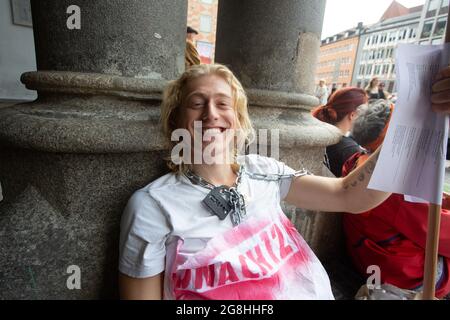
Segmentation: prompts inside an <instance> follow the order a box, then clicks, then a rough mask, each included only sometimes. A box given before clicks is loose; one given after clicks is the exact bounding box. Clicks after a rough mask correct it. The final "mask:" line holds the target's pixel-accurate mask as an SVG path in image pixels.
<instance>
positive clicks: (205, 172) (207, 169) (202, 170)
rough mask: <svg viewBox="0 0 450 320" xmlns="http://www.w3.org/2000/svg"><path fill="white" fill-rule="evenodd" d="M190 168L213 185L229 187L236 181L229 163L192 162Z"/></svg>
mask: <svg viewBox="0 0 450 320" xmlns="http://www.w3.org/2000/svg"><path fill="white" fill-rule="evenodd" d="M191 170H192V171H193V172H194V173H195V174H197V175H199V176H200V177H202V178H203V179H205V180H207V181H208V182H210V183H212V184H213V185H215V186H221V185H225V186H228V187H231V186H233V185H234V183H235V182H236V173H235V172H234V171H233V169H232V168H231V165H229V164H212V165H206V164H194V165H192V167H191Z"/></svg>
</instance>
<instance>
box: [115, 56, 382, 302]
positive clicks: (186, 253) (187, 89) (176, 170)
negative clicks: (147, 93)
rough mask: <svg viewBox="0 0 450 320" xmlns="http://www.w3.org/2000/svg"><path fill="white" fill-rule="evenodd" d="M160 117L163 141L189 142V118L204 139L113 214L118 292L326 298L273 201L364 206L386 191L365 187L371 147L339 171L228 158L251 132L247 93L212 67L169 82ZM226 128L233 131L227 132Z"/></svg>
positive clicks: (321, 275)
mask: <svg viewBox="0 0 450 320" xmlns="http://www.w3.org/2000/svg"><path fill="white" fill-rule="evenodd" d="M161 121H162V126H163V131H164V133H165V136H166V137H167V139H168V140H171V138H172V137H173V136H172V134H173V133H174V132H175V131H176V130H179V129H182V130H185V131H187V132H189V133H190V137H191V139H192V140H191V141H189V142H190V143H193V142H194V141H193V140H194V138H193V136H195V134H196V123H197V124H198V122H201V125H202V133H203V134H204V135H209V138H208V139H206V140H208V141H203V142H202V143H200V144H197V147H196V148H194V149H191V153H190V154H189V155H187V156H186V154H185V155H183V158H182V159H184V160H183V162H182V163H178V164H177V163H175V162H176V161H175V162H174V161H173V159H171V160H170V161H169V167H170V168H171V169H172V172H171V173H169V174H167V175H165V176H163V177H161V178H159V179H157V180H155V181H153V182H152V183H150V184H149V185H147V186H146V187H144V188H142V189H140V190H138V191H136V192H135V193H134V194H133V196H132V197H131V199H130V200H129V202H128V205H127V207H126V209H125V211H124V214H123V217H122V221H121V236H120V261H119V271H120V275H119V284H120V293H121V297H122V298H123V299H162V298H164V299H333V295H332V292H331V287H330V282H329V279H328V276H327V273H326V272H325V270H324V268H323V267H322V265H321V264H320V262H319V260H318V259H317V258H316V256H315V255H314V253H313V252H312V251H311V249H310V248H309V247H308V245H307V244H306V242H305V241H304V240H303V238H302V237H301V236H300V234H299V233H298V232H297V230H296V229H295V227H294V226H293V225H292V224H291V222H290V221H289V220H288V219H287V218H286V216H285V215H284V214H283V211H282V209H281V206H280V201H282V200H284V201H286V202H287V203H290V204H293V205H295V206H298V207H301V208H304V209H310V210H320V211H331V212H340V211H341V212H351V213H359V212H363V211H367V210H369V209H370V208H373V207H375V206H377V205H379V204H380V203H382V202H383V201H384V200H385V199H386V198H387V197H388V196H389V194H388V193H384V192H378V191H374V190H369V189H367V184H368V182H369V179H370V177H371V174H372V172H373V169H374V167H375V163H376V159H377V157H378V152H375V153H374V154H373V155H372V156H371V157H370V158H369V159H368V160H367V161H366V162H365V163H364V165H363V166H361V167H360V168H358V169H356V170H355V171H353V172H352V173H351V174H350V175H348V176H347V177H345V178H326V177H319V176H312V175H309V174H307V173H306V171H300V172H296V171H295V170H294V169H292V168H290V167H288V166H286V165H285V164H283V163H281V162H279V161H276V160H275V159H272V158H268V157H262V156H258V155H236V149H235V148H236V147H237V143H236V141H239V140H240V141H243V140H246V139H247V140H249V139H250V136H251V134H252V132H253V129H252V126H251V122H250V119H249V114H248V109H247V98H246V95H245V92H244V89H243V88H242V85H241V84H240V83H239V81H238V80H237V79H236V77H235V76H234V75H233V73H232V72H231V71H230V70H229V69H228V68H226V67H225V66H222V65H218V64H213V65H199V66H193V67H191V68H189V69H188V70H186V71H185V73H184V74H183V75H182V76H181V77H180V78H179V79H178V80H176V81H173V82H171V83H170V84H169V85H168V87H167V88H166V90H165V92H164V98H163V104H162V110H161ZM229 130H237V131H236V132H237V133H236V134H235V135H234V137H233V136H232V137H233V138H230V137H229V135H227V134H226V132H227V131H229ZM197 133H198V132H197ZM185 142H186V141H185ZM171 143H172V145H173V146H174V145H175V144H174V142H173V141H171ZM230 145H231V146H232V147H231V148H230V147H229V146H230ZM207 148H210V149H213V150H214V152H213V154H214V156H215V159H216V160H217V161H216V162H215V163H206V161H200V163H199V162H198V161H197V162H196V161H191V160H192V159H193V158H194V157H195V154H196V153H199V154H201V157H202V158H201V159H202V160H206V159H205V157H204V151H205V150H206V149H207ZM223 159H231V161H223Z"/></svg>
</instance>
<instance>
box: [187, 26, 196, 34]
mask: <svg viewBox="0 0 450 320" xmlns="http://www.w3.org/2000/svg"><path fill="white" fill-rule="evenodd" d="M186 33H195V34H198V32H197V30H195V29H193V28H191V27H189V26H188V27H187V30H186Z"/></svg>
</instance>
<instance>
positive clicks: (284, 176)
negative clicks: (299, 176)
mask: <svg viewBox="0 0 450 320" xmlns="http://www.w3.org/2000/svg"><path fill="white" fill-rule="evenodd" d="M246 161H248V167H249V170H250V171H251V172H255V173H261V174H268V175H280V176H281V177H280V179H279V181H278V183H279V189H280V200H284V198H286V196H287V194H288V193H289V188H290V187H291V182H292V178H293V177H294V174H295V172H296V171H295V170H294V169H292V168H291V167H289V166H288V165H286V164H285V163H284V162H281V161H278V160H275V159H273V158H269V157H263V156H259V155H248V156H247V157H246Z"/></svg>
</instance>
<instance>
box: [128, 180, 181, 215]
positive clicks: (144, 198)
mask: <svg viewBox="0 0 450 320" xmlns="http://www.w3.org/2000/svg"><path fill="white" fill-rule="evenodd" d="M180 184H181V181H180V179H179V177H178V176H177V175H176V174H174V173H168V174H166V175H164V176H162V177H160V178H158V179H156V180H155V181H153V182H151V183H149V184H148V185H146V186H145V187H143V188H141V189H139V190H137V191H135V192H134V193H133V195H132V196H131V198H130V199H129V201H128V205H127V210H128V211H132V212H139V211H141V209H142V208H149V207H153V208H156V207H158V205H157V203H156V201H155V199H154V197H153V193H155V192H156V193H158V192H161V191H162V192H165V191H166V190H167V189H170V190H172V191H173V190H174V189H176V188H177V186H179V185H180ZM145 211H147V210H145Z"/></svg>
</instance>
